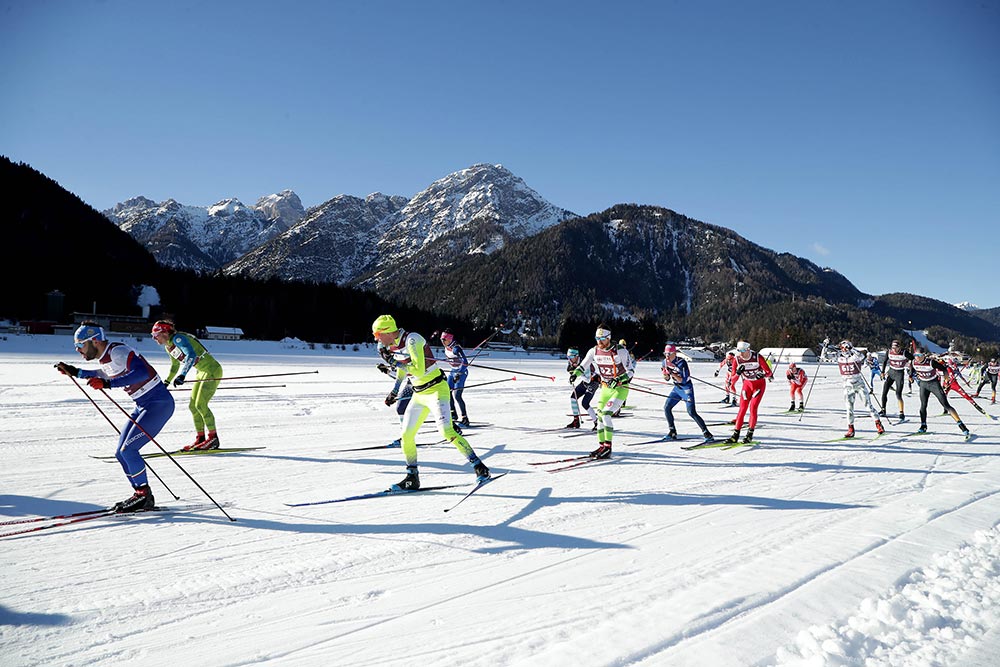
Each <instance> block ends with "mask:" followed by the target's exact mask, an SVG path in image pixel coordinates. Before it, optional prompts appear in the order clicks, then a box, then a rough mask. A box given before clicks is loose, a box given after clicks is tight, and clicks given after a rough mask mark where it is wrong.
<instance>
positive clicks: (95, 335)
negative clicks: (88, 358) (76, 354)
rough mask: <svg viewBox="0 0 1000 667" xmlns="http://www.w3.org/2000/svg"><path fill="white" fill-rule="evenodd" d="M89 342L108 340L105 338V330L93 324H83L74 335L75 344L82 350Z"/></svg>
mask: <svg viewBox="0 0 1000 667" xmlns="http://www.w3.org/2000/svg"><path fill="white" fill-rule="evenodd" d="M88 340H107V338H106V337H105V336H104V329H102V328H101V327H99V326H97V325H96V324H94V323H93V322H88V323H85V324H81V325H80V326H79V328H77V330H76V332H75V333H74V334H73V344H74V346H76V347H77V348H81V347H83V344H84V343H86V342H87V341H88Z"/></svg>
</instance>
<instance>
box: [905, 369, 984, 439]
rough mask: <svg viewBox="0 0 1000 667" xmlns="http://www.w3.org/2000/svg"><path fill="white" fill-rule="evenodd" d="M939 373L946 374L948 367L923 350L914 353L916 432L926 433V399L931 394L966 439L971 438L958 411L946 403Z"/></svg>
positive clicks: (946, 398) (946, 399)
mask: <svg viewBox="0 0 1000 667" xmlns="http://www.w3.org/2000/svg"><path fill="white" fill-rule="evenodd" d="M939 371H940V372H941V373H947V371H948V367H947V366H945V365H944V364H942V363H941V362H940V361H938V360H937V359H933V358H931V357H930V356H928V355H927V353H926V352H924V351H923V350H919V349H918V350H915V351H914V353H913V373H914V375H915V376H916V378H917V382H918V384H919V386H920V428H919V429H917V432H918V433H926V432H927V398H928V397H929V396H930V395H931V394H933V395H934V396H935V397H936V398H937V400H938V402H939V403H940V404H941V407H943V408H944V411H945V412H946V413H948V414H949V415H951V418H952V419H954V420H955V422H956V423H958V428H959V429H961V431H962V433H964V434H965V437H966V439H968V438H971V437H972V434H971V433H970V432H969V429H968V427H967V426H966V425H965V424H963V423H962V418H961V417H959V416H958V411H957V410H955V408H953V407H952V406H951V405H950V404H949V403H948V397H947V396H945V395H944V389H942V388H941V381H940V379H939V375H938V372H939Z"/></svg>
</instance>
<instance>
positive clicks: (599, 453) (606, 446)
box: [590, 442, 611, 459]
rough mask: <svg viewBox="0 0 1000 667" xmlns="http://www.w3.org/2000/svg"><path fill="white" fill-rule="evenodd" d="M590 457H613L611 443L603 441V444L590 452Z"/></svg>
mask: <svg viewBox="0 0 1000 667" xmlns="http://www.w3.org/2000/svg"><path fill="white" fill-rule="evenodd" d="M590 458H592V459H610V458H611V443H610V442H602V443H601V446H600V447H598V448H597V449H595V450H594V451H592V452H591V453H590Z"/></svg>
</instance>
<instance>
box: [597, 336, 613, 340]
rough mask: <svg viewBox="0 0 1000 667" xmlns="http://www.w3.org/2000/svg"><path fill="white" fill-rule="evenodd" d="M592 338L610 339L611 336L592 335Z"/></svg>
mask: <svg viewBox="0 0 1000 667" xmlns="http://www.w3.org/2000/svg"><path fill="white" fill-rule="evenodd" d="M594 340H611V336H594Z"/></svg>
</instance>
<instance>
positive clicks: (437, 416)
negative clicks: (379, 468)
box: [372, 315, 490, 491]
mask: <svg viewBox="0 0 1000 667" xmlns="http://www.w3.org/2000/svg"><path fill="white" fill-rule="evenodd" d="M372 335H373V336H374V337H375V340H377V341H378V342H379V343H381V344H382V345H384V346H385V347H387V348H388V349H389V351H390V352H391V353H392V356H393V359H394V360H395V362H396V366H397V369H396V379H400V378H402V377H404V376H407V375H409V376H410V378H411V380H410V381H411V382H412V383H413V397H412V398H411V399H410V404H409V405H408V406H406V412H405V413H404V414H403V424H402V431H403V433H402V438H401V439H402V441H403V443H402V444H403V456H404V457H405V458H406V477H404V478H403V479H402V481H400V482H399V483H398V484H393V485H392V486H391V487H390V490H392V491H400V490H413V489H419V488H420V474H419V472H418V471H417V443H416V435H417V431H418V430H419V429H420V426H421V424H423V423H424V420H425V419H426V418H427V415H428V413H430V414H431V415H432V416H433V417H434V421H435V423H436V424H437V427H438V432H439V433H441V437H443V438H445V439H447V440H448V441H449V442H451V443H452V444H453V445H455V448H456V449H457V450H458V451H459V452H461V453H462V455H463V456H465V457H466V458H467V459H468V460H469V463H471V464H472V465H473V469H474V470H475V473H476V479H477V480H478V481H480V482H482V481H485V480H487V479H489V478H490V469H489V468H487V467H486V464H485V463H483V462H482V461H481V460H480V459H479V457H478V456H477V455H476V453H475V452H474V451H473V450H472V447H471V446H470V445H469V441H468V440H466V439H465V438H464V437H463V436H462V435H461V434H460V433H458V431H456V430H455V429H454V427H453V426H452V421H451V412H450V410H451V407H450V394H451V392H450V391H449V390H448V383H447V382H446V380H445V375H444V372H443V371H442V370H441V369H440V368H438V367H437V366H436V365H435V364H436V362H435V360H434V357H433V355H432V353H431V348H430V345H428V344H427V341H426V340H425V339H424V337H423V336H421V335H420V334H418V333H414V332H408V331H405V330H403V329H401V328H399V327H398V326H396V320H395V319H393V317H392V315H379V316H378V317H377V318H376V319H375V321H374V322H373V323H372ZM396 398H397V395H396V392H395V391H390V392H389V394H388V395H387V396H386V397H385V404H386V405H392V404H393V403H395V402H396Z"/></svg>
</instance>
